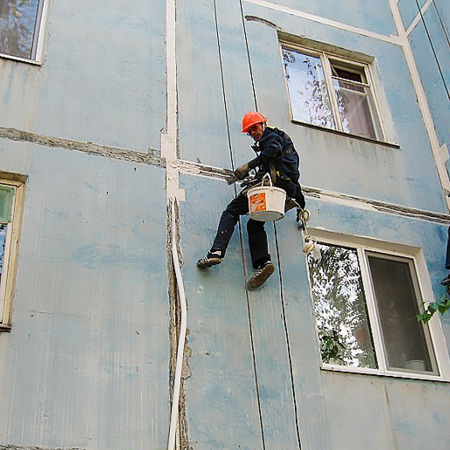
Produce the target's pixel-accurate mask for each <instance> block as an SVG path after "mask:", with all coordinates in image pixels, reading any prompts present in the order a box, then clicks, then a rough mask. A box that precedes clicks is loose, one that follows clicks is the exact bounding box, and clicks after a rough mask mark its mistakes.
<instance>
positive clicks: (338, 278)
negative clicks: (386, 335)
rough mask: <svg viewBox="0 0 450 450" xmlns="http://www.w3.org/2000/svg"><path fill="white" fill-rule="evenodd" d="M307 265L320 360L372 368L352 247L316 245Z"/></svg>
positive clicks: (367, 329) (371, 345) (367, 332)
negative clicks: (315, 254)
mask: <svg viewBox="0 0 450 450" xmlns="http://www.w3.org/2000/svg"><path fill="white" fill-rule="evenodd" d="M308 264H309V269H310V278H311V286H312V295H313V300H314V312H315V316H316V323H317V329H318V333H319V340H320V344H321V354H322V359H323V361H324V362H326V363H334V364H340V365H346V366H354V367H372V368H376V367H377V365H376V360H375V352H374V348H373V343H372V337H371V334H370V329H369V326H368V317H367V310H366V301H365V296H364V292H363V287H362V279H361V272H360V268H359V262H358V257H357V253H356V250H354V249H350V248H345V247H338V246H333V245H329V244H320V258H319V259H314V257H313V256H311V255H310V256H309V257H308ZM333 344H334V346H333ZM327 345H328V347H327ZM330 348H332V349H334V352H330V351H329V349H330Z"/></svg>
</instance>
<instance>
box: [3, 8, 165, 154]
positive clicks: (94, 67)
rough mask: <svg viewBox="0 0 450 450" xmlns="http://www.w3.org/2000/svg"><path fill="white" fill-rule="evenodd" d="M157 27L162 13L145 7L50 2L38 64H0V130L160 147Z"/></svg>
mask: <svg viewBox="0 0 450 450" xmlns="http://www.w3.org/2000/svg"><path fill="white" fill-rule="evenodd" d="M87 11H89V13H87ZM164 23H165V10H164V8H153V7H152V5H151V4H150V3H145V4H140V5H134V6H133V8H129V7H128V6H126V5H125V4H122V3H121V2H116V3H111V2H100V3H96V5H95V6H92V5H91V4H90V3H89V2H86V3H83V2H79V3H77V5H76V6H75V7H74V5H73V3H72V2H64V1H63V2H52V3H51V5H50V14H49V25H48V28H47V32H48V36H47V39H46V58H45V61H44V64H43V65H42V66H30V65H28V64H23V63H17V62H15V61H8V60H1V61H0V102H1V105H2V106H1V108H0V125H1V126H5V127H12V128H18V129H21V130H25V131H30V132H34V133H37V134H42V135H47V136H55V137H60V138H67V139H73V140H80V141H90V142H94V143H97V144H103V145H110V146H115V147H121V148H129V149H136V150H138V151H141V152H147V149H148V148H149V147H152V148H160V130H161V129H162V128H164V126H165V95H166V91H165V82H166V80H165V60H164V52H165V49H164V39H165V37H164V32H165V29H164Z"/></svg>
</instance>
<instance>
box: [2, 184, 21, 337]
mask: <svg viewBox="0 0 450 450" xmlns="http://www.w3.org/2000/svg"><path fill="white" fill-rule="evenodd" d="M0 184H1V185H3V186H8V187H12V188H14V191H15V192H14V199H13V204H12V217H11V221H10V222H8V227H7V232H6V236H5V251H4V254H3V266H2V279H1V286H0V291H1V292H0V331H8V330H10V329H11V319H12V300H13V296H14V287H15V278H16V265H17V249H18V244H19V235H20V228H21V217H22V209H23V196H24V186H25V184H24V182H21V181H13V180H4V179H2V178H1V177H0Z"/></svg>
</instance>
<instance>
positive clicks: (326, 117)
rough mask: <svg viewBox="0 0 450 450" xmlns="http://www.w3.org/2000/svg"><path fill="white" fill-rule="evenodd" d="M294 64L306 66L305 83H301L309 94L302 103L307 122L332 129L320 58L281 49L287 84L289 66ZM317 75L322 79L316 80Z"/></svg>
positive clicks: (297, 100) (288, 80)
mask: <svg viewBox="0 0 450 450" xmlns="http://www.w3.org/2000/svg"><path fill="white" fill-rule="evenodd" d="M296 55H297V56H298V57H302V58H304V59H303V61H300V59H297V58H296ZM296 62H297V64H303V65H304V66H306V71H305V72H304V73H305V74H306V76H307V78H306V80H305V81H304V80H302V81H303V87H304V89H305V91H306V92H309V95H308V98H307V99H306V100H304V102H303V104H304V106H305V108H306V109H307V111H308V115H309V117H308V122H310V123H312V124H314V125H319V126H322V127H326V128H334V120H333V114H332V111H331V108H330V104H329V99H328V91H327V87H326V83H325V79H324V74H323V69H322V63H321V60H320V58H319V57H313V56H309V55H305V54H302V53H298V52H292V51H289V50H286V49H283V63H284V67H285V74H286V79H287V82H288V83H290V80H291V76H290V74H289V66H290V65H291V66H293V65H294V64H295V63H296ZM318 73H320V74H321V76H322V79H319V78H318V76H317V74H318ZM297 81H300V80H297ZM291 96H292V94H291ZM299 101H301V100H300V99H299V98H293V99H292V102H293V103H296V102H299Z"/></svg>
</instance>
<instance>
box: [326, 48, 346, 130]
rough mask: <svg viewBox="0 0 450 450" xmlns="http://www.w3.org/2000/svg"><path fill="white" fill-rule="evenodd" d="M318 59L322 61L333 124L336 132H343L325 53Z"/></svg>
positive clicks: (331, 74) (329, 66)
mask: <svg viewBox="0 0 450 450" xmlns="http://www.w3.org/2000/svg"><path fill="white" fill-rule="evenodd" d="M320 58H321V60H322V67H323V72H324V78H325V84H326V86H327V90H328V98H329V101H330V107H331V110H332V111H333V116H334V122H335V124H336V129H337V130H338V131H344V127H343V126H342V121H341V115H340V114H339V106H338V103H337V99H336V94H335V92H334V87H333V82H332V80H333V73H332V70H331V64H330V61H329V59H328V58H327V56H326V55H325V53H321V54H320Z"/></svg>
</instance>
